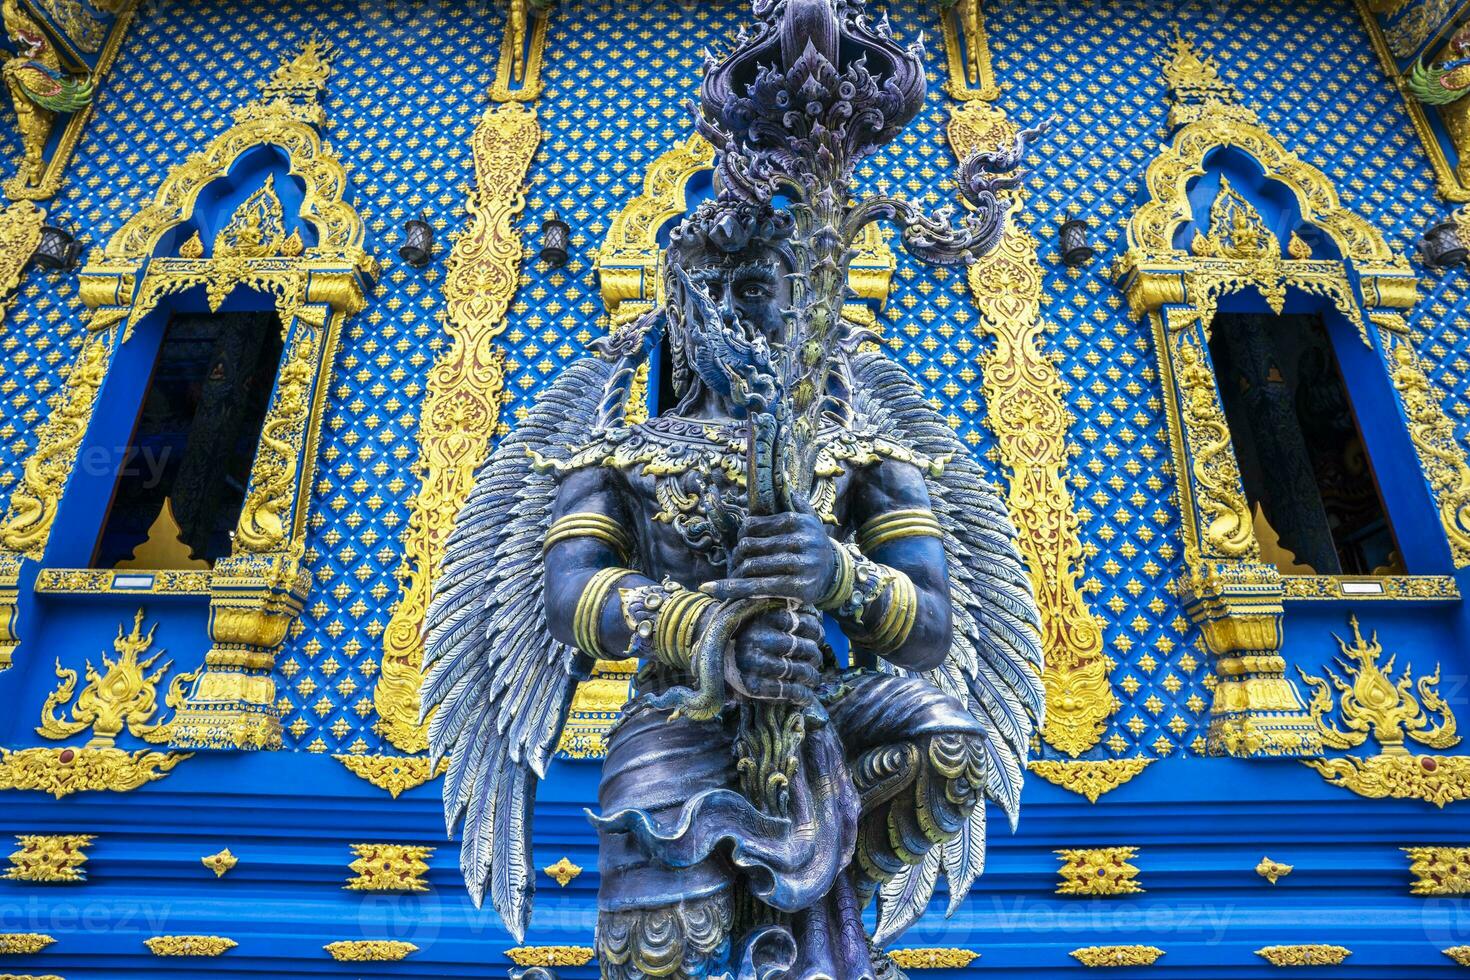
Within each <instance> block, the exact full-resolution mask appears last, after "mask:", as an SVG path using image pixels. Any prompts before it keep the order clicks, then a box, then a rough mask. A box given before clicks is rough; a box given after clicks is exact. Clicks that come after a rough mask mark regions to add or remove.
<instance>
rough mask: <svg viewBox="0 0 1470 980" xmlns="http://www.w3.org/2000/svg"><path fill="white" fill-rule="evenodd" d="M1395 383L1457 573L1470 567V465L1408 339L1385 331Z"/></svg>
mask: <svg viewBox="0 0 1470 980" xmlns="http://www.w3.org/2000/svg"><path fill="white" fill-rule="evenodd" d="M1379 336H1380V338H1381V339H1382V341H1383V349H1384V351H1385V352H1387V355H1388V371H1389V377H1390V378H1391V379H1392V380H1393V386H1394V388H1395V389H1396V390H1397V391H1398V393H1399V400H1400V401H1401V402H1402V403H1403V406H1404V413H1405V414H1406V415H1407V416H1408V419H1409V438H1410V439H1412V440H1413V442H1414V449H1415V450H1416V451H1417V452H1418V454H1419V463H1420V465H1421V466H1422V467H1423V468H1424V472H1425V475H1426V476H1428V478H1429V485H1430V487H1431V488H1433V490H1434V495H1435V498H1436V499H1437V500H1438V501H1439V516H1440V523H1442V524H1443V525H1444V529H1445V534H1446V536H1447V537H1448V538H1449V542H1450V549H1451V551H1453V553H1454V556H1455V565H1456V567H1459V568H1463V567H1465V566H1466V565H1470V465H1467V463H1466V459H1465V447H1464V446H1462V445H1461V444H1460V440H1459V439H1457V438H1456V437H1455V426H1454V423H1453V422H1451V421H1450V418H1449V416H1448V415H1446V414H1445V412H1444V408H1443V407H1442V406H1441V404H1440V401H1439V399H1438V398H1437V397H1436V396H1435V393H1434V389H1433V387H1432V386H1431V385H1430V383H1429V378H1428V377H1427V376H1426V375H1425V373H1424V369H1423V368H1422V367H1421V366H1420V364H1419V357H1418V355H1417V354H1416V353H1415V351H1414V348H1413V345H1412V344H1411V343H1410V342H1409V339H1408V338H1407V337H1401V336H1397V335H1395V334H1394V333H1393V331H1390V330H1386V329H1382V330H1380V331H1379Z"/></svg>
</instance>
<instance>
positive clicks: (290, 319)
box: [0, 41, 379, 748]
mask: <svg viewBox="0 0 1470 980" xmlns="http://www.w3.org/2000/svg"><path fill="white" fill-rule="evenodd" d="M324 56H325V50H324V49H323V48H321V47H320V46H319V45H318V44H317V43H316V42H314V41H313V42H310V43H308V44H307V45H306V47H305V48H304V49H303V50H302V52H301V53H300V54H299V55H297V56H296V57H295V58H294V59H293V60H291V61H288V62H287V63H286V64H284V65H282V67H281V68H280V69H279V70H278V71H277V72H276V74H275V75H274V76H273V77H272V80H271V81H270V82H269V83H267V85H266V88H265V94H264V95H263V97H262V98H261V99H260V100H258V101H256V102H254V103H251V104H250V105H247V106H246V107H244V108H243V109H241V110H239V111H238V112H237V113H236V114H235V125H234V126H232V127H231V128H230V129H228V130H227V131H225V132H224V133H222V134H221V135H219V136H218V137H216V138H215V139H214V140H213V141H212V142H211V143H210V144H209V145H208V146H207V147H206V148H205V149H204V150H203V151H202V152H201V153H198V154H196V155H194V156H192V157H190V158H189V159H188V160H186V161H185V162H184V163H182V164H180V165H179V166H177V167H175V168H174V169H173V170H172V171H171V172H170V173H169V174H168V175H167V177H166V178H165V179H164V181H163V182H162V184H161V185H160V187H159V189H158V192H157V194H156V195H155V197H154V199H153V201H152V202H151V203H150V204H148V205H146V206H145V207H143V208H142V209H141V210H139V211H138V212H137V213H136V214H134V215H133V216H132V217H131V218H129V219H128V220H127V221H126V222H125V223H124V224H123V225H122V226H121V227H120V228H119V229H118V231H117V232H116V233H115V234H114V235H113V236H112V238H111V239H110V240H109V241H108V243H107V245H106V246H105V247H104V248H103V249H102V250H101V251H100V252H94V253H93V254H92V255H91V256H90V257H89V259H88V262H87V265H86V266H85V267H84V268H83V269H82V271H81V274H80V289H79V293H80V297H81V300H82V302H83V304H84V305H85V306H86V307H87V309H88V322H87V330H88V334H87V336H86V338H85V340H84V341H83V343H82V345H81V347H80V349H79V350H78V352H77V356H76V358H75V361H74V362H73V365H72V368H71V371H70V373H69V375H68V379H67V384H66V386H65V388H64V389H63V391H62V393H61V395H60V399H59V402H58V404H57V407H56V409H55V410H54V411H53V413H52V415H51V416H50V418H48V419H47V421H46V422H45V424H44V425H42V427H41V428H40V430H39V432H38V440H37V442H38V445H37V448H36V450H35V452H33V453H32V455H31V456H30V458H28V459H27V460H26V463H25V465H24V470H23V474H22V477H21V480H20V482H19V484H18V485H17V488H16V489H15V491H14V492H13V493H12V495H11V498H10V506H9V511H8V513H7V514H6V517H5V519H4V522H3V523H0V615H4V618H5V621H6V622H7V623H8V627H7V628H6V632H7V633H8V634H9V636H8V640H9V642H10V646H11V649H13V648H14V644H15V642H17V637H16V631H15V618H16V598H17V597H16V594H15V593H16V587H17V583H18V579H19V572H20V569H21V566H22V564H23V563H24V562H25V561H27V560H30V561H40V560H42V559H43V557H44V555H45V552H46V546H47V543H48V541H49V539H50V534H51V531H52V527H53V524H54V523H55V520H56V516H57V510H58V507H59V505H60V503H61V499H62V495H63V493H64V491H65V489H66V487H67V485H68V483H69V482H70V480H71V478H72V473H73V469H74V466H75V463H76V459H77V452H78V450H79V448H80V447H81V445H82V442H83V440H84V438H85V436H86V433H87V430H88V427H89V425H90V422H91V419H92V415H93V412H94V410H95V408H96V400H97V396H98V393H99V391H100V390H101V386H102V383H103V381H104V380H105V378H106V375H107V370H108V366H109V364H110V363H111V361H112V359H113V356H114V354H115V353H116V352H117V351H118V350H119V349H121V347H122V346H123V345H125V344H127V343H129V342H130V341H131V340H132V337H133V335H134V333H135V330H136V328H137V327H138V325H139V324H140V323H141V322H142V321H143V320H144V319H145V318H146V317H148V316H149V314H151V313H153V312H155V311H156V310H158V309H159V308H160V307H161V306H163V305H164V304H166V303H167V302H168V301H169V299H170V298H171V297H175V296H178V295H180V294H183V293H185V292H187V291H189V290H192V289H194V288H196V287H204V290H205V299H206V305H207V307H208V309H209V310H210V311H217V310H218V309H219V308H220V307H221V305H222V304H223V303H224V302H225V300H227V299H228V298H230V297H231V296H232V295H234V294H235V293H236V291H237V290H240V289H242V288H243V289H245V290H249V291H253V292H256V293H259V294H263V295H264V296H266V297H268V298H269V300H270V302H271V303H272V304H273V306H274V309H275V311H276V313H277V315H278V316H279V318H280V321H281V328H282V331H283V354H282V360H281V363H280V366H279V368H278V369H277V376H276V384H275V389H274V391H273V393H272V396H271V402H270V406H269V408H268V411H267V414H266V418H265V421H264V424H263V425H262V429H261V440H260V443H259V445H258V447H257V451H256V456H255V460H254V463H253V467H252V470H251V474H250V479H249V482H248V484H247V487H246V494H245V502H244V505H243V507H242V509H241V514H240V518H239V522H238V524H237V527H236V532H235V537H234V544H233V548H232V553H231V554H230V555H229V556H227V557H225V558H221V559H220V560H218V561H217V562H216V563H215V565H214V568H213V570H212V571H211V572H210V573H209V575H208V595H209V627H208V629H209V635H210V641H211V646H210V649H209V652H208V653H207V654H206V655H205V663H204V667H205V669H204V670H203V672H202V673H201V674H200V676H199V677H198V679H197V680H196V681H195V682H194V683H193V685H192V686H191V687H190V689H189V691H188V694H187V697H186V698H185V700H184V703H183V705H182V706H181V707H180V708H179V709H178V711H177V712H176V714H175V716H174V718H173V720H172V721H171V722H169V731H170V736H171V739H170V740H171V743H172V744H173V745H175V746H178V747H184V748H191V747H194V748H197V747H211V748H278V747H279V746H280V744H281V731H280V720H279V715H278V713H277V709H276V708H275V704H274V702H275V682H274V680H273V679H272V677H271V672H272V670H273V669H274V666H275V655H276V652H277V651H278V650H279V648H280V646H281V644H282V643H283V642H284V641H285V638H286V632H287V630H288V629H289V627H290V625H291V623H292V622H293V621H294V620H295V619H296V617H297V616H299V615H300V612H301V608H302V604H303V602H304V600H305V597H306V595H307V592H308V590H309V587H310V583H311V576H310V574H309V573H308V572H307V570H306V569H305V567H304V565H303V561H302V556H303V553H304V550H305V543H304V537H305V531H306V527H307V518H308V516H309V515H308V513H307V511H308V507H307V503H308V501H309V500H310V488H311V486H312V483H313V477H314V472H315V464H316V455H317V444H318V441H319V439H320V435H321V426H322V422H323V416H324V412H323V410H322V405H323V402H324V400H325V398H326V395H327V391H328V390H329V388H330V381H331V373H332V368H333V365H334V363H335V360H336V351H337V347H338V345H339V342H340V337H341V332H342V327H343V324H344V323H345V321H346V319H347V318H348V317H350V316H351V315H353V314H355V313H358V312H360V311H361V310H362V309H363V308H364V307H365V306H366V305H367V296H368V294H369V292H370V290H371V287H372V282H373V281H374V279H375V278H376V277H377V274H378V271H379V270H378V264H377V262H376V260H375V259H374V258H373V257H372V256H371V255H370V254H368V252H367V251H366V250H365V249H364V247H363V241H364V227H363V222H362V219H361V217H360V216H359V215H358V214H357V211H356V210H355V209H354V208H353V207H352V205H351V204H350V203H348V202H347V201H346V200H345V192H346V188H347V172H346V170H345V168H344V167H343V165H342V163H341V162H340V161H339V160H338V159H337V158H336V157H335V156H334V155H333V154H332V153H331V152H330V150H329V149H328V148H327V146H326V145H325V143H324V142H323V140H322V138H321V135H320V132H319V127H320V126H321V125H322V123H323V122H324V116H323V113H322V110H321V108H320V106H319V105H318V104H317V98H318V97H319V95H320V91H321V88H322V87H323V86H324V85H325V82H326V78H327V75H328V74H329V72H330V68H329V66H328V65H327V63H326V61H325V57H324ZM262 148H270V149H271V150H273V151H275V152H277V153H279V154H280V155H282V156H283V157H284V160H285V165H286V169H287V171H288V172H289V174H290V175H291V176H292V177H293V178H295V179H296V180H298V181H299V182H300V184H301V185H302V186H303V187H304V191H305V193H304V196H303V199H302V204H301V207H300V209H299V211H298V217H299V219H300V220H301V221H302V222H305V223H307V224H309V225H310V226H311V227H312V228H313V229H314V230H315V231H316V233H317V243H316V244H314V245H312V246H309V247H305V246H300V240H299V238H298V239H297V246H298V247H296V248H287V249H279V250H277V251H279V252H281V253H282V254H255V253H252V254H226V255H222V256H218V257H215V256H211V257H207V258H206V257H203V254H202V253H203V249H202V246H201V245H200V243H199V241H198V237H197V233H196V235H195V236H194V237H192V238H188V239H186V238H185V236H184V235H183V234H182V233H175V230H176V229H181V228H183V229H187V228H188V227H189V226H190V225H192V224H195V222H194V218H195V209H196V206H197V205H198V202H199V199H200V196H201V194H202V193H203V191H204V190H205V188H206V187H208V186H209V185H211V184H213V183H214V182H216V181H219V180H223V179H225V178H227V177H228V175H229V173H230V171H231V170H232V168H233V167H234V166H235V164H236V163H237V162H238V161H239V160H240V159H241V158H243V157H244V156H245V155H246V154H249V153H251V152H254V151H258V150H260V149H262ZM171 233H173V234H172V238H171V239H169V238H168V237H167V236H170V234H171ZM166 241H167V248H166V249H163V251H164V253H165V254H157V253H159V252H160V249H161V247H162V246H164V245H165V243H166ZM47 571H48V572H50V573H51V574H50V575H49V576H47V581H48V583H49V582H52V581H77V580H82V579H86V578H87V576H80V575H76V574H68V573H71V572H73V571H77V570H47ZM131 574H133V575H137V574H140V573H136V572H134V573H131ZM141 574H148V573H147V572H143V573H141ZM156 574H159V575H163V576H164V577H168V576H167V573H162V572H160V573H156ZM91 580H92V581H96V579H95V577H92V579H91ZM7 589H8V592H9V594H8V595H6V594H5V592H6V590H7ZM7 601H8V608H5V606H6V603H7Z"/></svg>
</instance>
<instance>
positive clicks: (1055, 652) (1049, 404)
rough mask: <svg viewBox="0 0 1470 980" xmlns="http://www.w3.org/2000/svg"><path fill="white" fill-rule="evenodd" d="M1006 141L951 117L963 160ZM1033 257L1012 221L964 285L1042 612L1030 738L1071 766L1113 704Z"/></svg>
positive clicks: (1004, 132) (981, 117) (986, 120)
mask: <svg viewBox="0 0 1470 980" xmlns="http://www.w3.org/2000/svg"><path fill="white" fill-rule="evenodd" d="M1015 130H1016V127H1015V126H1014V124H1012V123H1011V122H1010V121H1009V120H1007V119H1006V117H1005V114H1004V112H1003V111H1001V110H1000V109H998V108H994V107H991V106H988V105H985V104H984V103H979V102H967V103H964V104H962V105H960V106H957V107H955V108H954V110H953V116H952V119H951V122H950V127H949V139H950V144H951V146H952V147H953V148H954V153H955V156H956V157H957V158H958V159H961V160H962V159H964V158H966V157H967V156H969V155H970V154H972V153H975V152H977V151H979V150H987V149H994V148H995V147H997V146H998V145H999V144H1000V143H1002V142H1003V141H1006V140H1008V139H1010V138H1012V137H1013V136H1014V134H1015ZM1036 249H1037V244H1036V240H1035V239H1034V238H1033V237H1032V236H1031V233H1030V232H1029V231H1027V230H1026V229H1025V228H1024V227H1022V226H1021V225H1019V224H1017V223H1016V222H1015V221H1014V220H1011V221H1010V222H1009V223H1008V224H1007V227H1006V231H1005V234H1004V237H1002V239H1001V242H1000V246H999V247H998V248H997V249H996V250H995V251H993V252H991V253H990V254H989V255H987V256H986V257H984V258H982V259H981V260H980V261H979V262H976V263H975V264H974V265H972V266H971V267H970V270H969V284H970V293H971V295H972V296H973V297H974V301H975V306H976V308H977V309H978V310H979V312H980V333H981V335H982V336H983V337H989V338H992V339H993V340H994V346H993V347H992V348H991V349H990V350H989V351H988V352H987V353H985V354H983V355H982V358H981V364H980V367H981V372H980V373H981V378H982V379H983V380H982V385H983V389H982V390H983V391H984V394H985V404H986V407H987V413H986V423H987V425H988V426H989V427H990V429H991V430H992V431H993V432H994V433H995V438H996V444H997V448H998V449H999V450H1000V456H1001V464H1002V466H1003V467H1004V468H1005V471H1006V474H1007V476H1008V479H1009V489H1008V492H1007V498H1006V502H1007V505H1008V508H1009V510H1010V514H1011V519H1012V520H1013V521H1014V522H1015V523H1016V529H1017V531H1018V532H1019V534H1020V543H1021V551H1022V554H1023V555H1024V557H1025V559H1026V567H1027V569H1028V571H1029V572H1030V575H1031V582H1032V585H1033V586H1034V588H1035V590H1036V603H1037V606H1038V607H1039V608H1040V610H1041V622H1042V642H1043V644H1044V647H1045V650H1046V670H1045V672H1044V673H1043V675H1042V679H1043V681H1044V683H1045V685H1046V705H1047V713H1046V724H1045V727H1044V728H1043V729H1042V733H1041V734H1042V737H1043V738H1044V739H1045V740H1046V741H1047V743H1048V744H1050V745H1052V746H1054V747H1055V748H1057V749H1060V750H1061V751H1063V752H1066V753H1067V754H1069V755H1071V756H1073V757H1075V756H1077V755H1080V754H1081V753H1082V752H1085V751H1086V750H1087V749H1089V748H1091V747H1092V746H1093V745H1096V744H1097V741H1098V739H1100V738H1101V737H1102V733H1103V730H1104V727H1105V724H1106V720H1107V718H1108V717H1109V716H1110V715H1111V714H1112V713H1113V712H1114V711H1115V710H1116V705H1117V702H1116V699H1115V698H1114V697H1113V693H1112V686H1111V684H1110V682H1109V680H1108V667H1109V664H1108V660H1107V658H1106V657H1105V656H1104V655H1103V652H1102V644H1103V637H1102V630H1101V629H1099V628H1098V625H1097V621H1096V619H1094V617H1093V615H1092V611H1091V610H1090V609H1088V608H1087V602H1086V600H1085V599H1084V598H1083V597H1082V592H1081V590H1080V589H1079V588H1078V586H1077V579H1078V577H1079V576H1080V575H1081V573H1082V541H1081V538H1080V537H1079V533H1078V522H1077V512H1076V508H1075V507H1074V506H1073V502H1072V493H1071V489H1070V488H1069V487H1068V485H1067V480H1066V463H1067V434H1068V427H1069V426H1070V424H1071V422H1072V418H1071V415H1070V414H1069V413H1068V412H1067V409H1066V405H1065V403H1064V401H1063V393H1064V390H1065V386H1064V382H1063V381H1062V377H1061V373H1060V372H1059V371H1058V369H1057V366H1056V365H1055V364H1054V363H1053V362H1052V361H1051V360H1050V359H1049V358H1048V357H1047V356H1046V354H1045V353H1044V352H1043V350H1042V337H1043V333H1044V325H1043V323H1042V319H1041V294H1042V279H1041V264H1040V262H1038V260H1037V257H1036Z"/></svg>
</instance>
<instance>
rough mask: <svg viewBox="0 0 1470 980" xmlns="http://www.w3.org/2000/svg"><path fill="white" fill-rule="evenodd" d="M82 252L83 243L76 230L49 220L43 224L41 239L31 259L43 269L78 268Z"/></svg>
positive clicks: (54, 270) (52, 270) (53, 270)
mask: <svg viewBox="0 0 1470 980" xmlns="http://www.w3.org/2000/svg"><path fill="white" fill-rule="evenodd" d="M67 224H71V222H67ZM81 254H82V243H81V242H79V241H77V236H76V234H75V233H74V232H72V231H71V230H70V229H67V228H62V227H61V226H60V225H54V224H51V223H49V222H48V223H46V224H44V225H42V226H41V241H40V243H39V244H37V245H36V251H35V252H33V253H32V254H31V261H32V262H34V263H36V264H37V265H39V266H40V267H41V268H43V269H47V270H49V271H51V272H56V271H59V270H63V269H74V268H76V264H77V259H78V258H79V257H80V256H81Z"/></svg>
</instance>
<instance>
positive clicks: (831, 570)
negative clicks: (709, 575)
mask: <svg viewBox="0 0 1470 980" xmlns="http://www.w3.org/2000/svg"><path fill="white" fill-rule="evenodd" d="M836 574H837V562H836V560H835V557H834V554H833V545H832V540H831V538H829V537H828V536H827V529H826V528H825V527H824V526H823V525H822V520H821V518H819V517H817V515H816V514H814V513H811V512H807V513H788V514H777V515H775V516H774V517H749V518H746V520H745V523H744V524H743V525H742V526H741V528H740V538H739V544H737V545H736V546H735V551H734V553H733V554H732V555H731V560H730V577H729V578H728V579H725V580H723V581H719V582H711V583H709V584H708V585H706V586H705V587H704V591H706V592H708V593H709V594H710V595H712V596H714V597H715V598H717V599H754V598H763V599H793V600H795V601H796V602H799V603H802V604H804V605H808V606H809V605H814V604H815V603H816V602H817V601H818V600H820V599H821V598H822V597H823V596H825V595H826V594H827V592H828V590H829V589H831V587H832V580H833V578H834V577H835V576H836Z"/></svg>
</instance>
